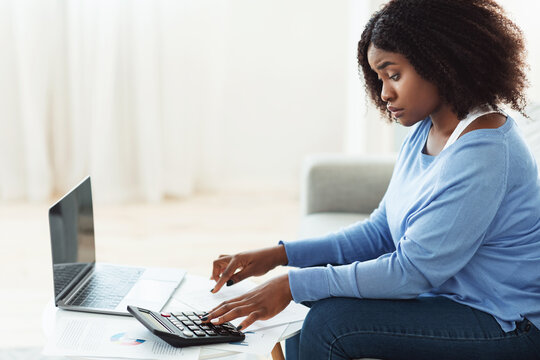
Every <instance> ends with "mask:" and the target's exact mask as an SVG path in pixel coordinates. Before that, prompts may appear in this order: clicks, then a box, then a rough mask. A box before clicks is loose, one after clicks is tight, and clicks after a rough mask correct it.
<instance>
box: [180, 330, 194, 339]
mask: <svg viewBox="0 0 540 360" xmlns="http://www.w3.org/2000/svg"><path fill="white" fill-rule="evenodd" d="M182 334H184V335H185V336H187V337H193V333H192V332H191V331H188V330H184V331H183V332H182Z"/></svg>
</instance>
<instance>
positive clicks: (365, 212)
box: [299, 154, 395, 239]
mask: <svg viewBox="0 0 540 360" xmlns="http://www.w3.org/2000/svg"><path fill="white" fill-rule="evenodd" d="M394 162H395V157H394V156H346V155H342V154H336V155H314V156H311V157H309V158H307V159H306V161H305V163H304V168H303V174H302V185H301V194H300V204H301V205H300V206H301V215H302V217H301V223H300V230H299V238H300V239H302V238H308V237H312V236H317V235H322V234H325V233H328V232H331V231H335V230H338V229H339V228H341V227H343V226H346V225H349V224H352V223H354V222H357V221H359V220H363V219H365V218H367V217H368V216H369V214H370V213H371V212H372V211H373V210H374V209H375V208H377V206H378V205H379V202H380V201H381V199H382V197H383V195H384V193H385V191H386V188H387V187H388V183H389V182H390V177H391V175H392V170H393V168H394Z"/></svg>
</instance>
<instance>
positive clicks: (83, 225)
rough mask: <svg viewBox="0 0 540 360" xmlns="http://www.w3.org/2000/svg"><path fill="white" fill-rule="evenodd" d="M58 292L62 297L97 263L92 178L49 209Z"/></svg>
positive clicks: (56, 288) (54, 273)
mask: <svg viewBox="0 0 540 360" xmlns="http://www.w3.org/2000/svg"><path fill="white" fill-rule="evenodd" d="M49 228H50V233H51V252H52V260H53V279H54V295H55V299H56V300H58V299H59V298H60V297H62V296H64V294H66V293H68V292H69V290H70V289H71V288H72V287H73V286H74V285H75V284H76V283H77V282H78V281H79V280H80V279H81V278H82V277H83V276H84V275H85V274H86V273H87V272H88V271H89V270H91V268H92V267H93V266H94V264H95V261H96V252H95V245H94V215H93V210H92V190H91V187H90V177H87V178H86V179H84V180H83V181H82V182H81V183H80V184H79V185H78V186H77V187H75V189H73V190H72V191H70V192H69V193H68V194H67V195H65V196H64V197H63V198H62V199H60V200H59V201H58V202H57V203H56V204H54V205H53V206H52V207H51V208H50V209H49Z"/></svg>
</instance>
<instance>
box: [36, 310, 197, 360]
mask: <svg viewBox="0 0 540 360" xmlns="http://www.w3.org/2000/svg"><path fill="white" fill-rule="evenodd" d="M63 313H65V312H60V315H59V316H57V318H56V323H55V330H54V333H53V335H52V336H51V337H50V338H49V340H48V342H47V345H46V346H45V348H44V350H43V354H44V355H48V356H81V357H108V358H130V359H163V360H167V359H171V360H172V359H182V360H196V359H198V358H199V353H200V347H188V348H176V347H173V346H171V345H169V344H167V343H166V342H165V341H163V340H161V339H160V338H158V337H157V336H155V335H154V334H152V333H151V332H150V331H149V330H148V329H146V328H145V327H144V326H143V325H142V324H140V323H139V322H137V320H135V319H133V318H130V317H123V316H114V315H95V314H79V313H73V315H71V314H63Z"/></svg>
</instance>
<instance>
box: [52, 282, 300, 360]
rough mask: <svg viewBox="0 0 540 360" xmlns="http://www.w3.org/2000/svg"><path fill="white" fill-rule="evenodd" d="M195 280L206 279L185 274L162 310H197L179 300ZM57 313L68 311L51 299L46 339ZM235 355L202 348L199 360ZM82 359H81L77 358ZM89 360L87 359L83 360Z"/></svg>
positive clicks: (295, 329) (292, 329) (295, 327)
mask: <svg viewBox="0 0 540 360" xmlns="http://www.w3.org/2000/svg"><path fill="white" fill-rule="evenodd" d="M197 279H200V280H205V281H206V278H204V277H202V276H198V275H191V274H187V275H186V278H185V279H184V280H183V281H182V282H181V283H180V286H179V287H178V288H177V289H176V290H175V292H174V293H173V295H172V296H171V299H170V300H169V302H168V303H167V304H166V305H165V307H164V308H163V310H164V311H172V310H178V309H179V307H181V309H182V310H183V309H187V310H197V309H193V308H192V307H190V306H189V305H187V304H185V303H183V302H182V301H181V300H179V299H181V298H182V293H183V292H185V291H189V289H188V288H187V287H186V286H185V284H186V283H187V282H188V281H186V280H189V281H190V282H191V281H196V280H197ZM58 311H68V310H62V309H58V308H57V307H56V306H54V300H52V299H51V301H49V302H48V303H47V305H46V306H45V309H44V310H43V316H42V327H43V332H44V333H45V336H46V337H47V338H48V337H50V335H51V334H52V332H53V331H54V326H55V321H56V313H57V312H58ZM96 315H97V316H102V315H101V314H96ZM301 328H302V322H295V323H291V324H289V325H288V326H287V328H286V329H285V331H284V332H283V335H282V336H281V338H280V341H283V340H286V339H288V338H290V337H292V336H294V335H296V334H298V333H299V332H300V329H301ZM234 354H237V353H236V352H232V351H225V350H216V349H207V348H205V347H204V346H203V347H202V348H201V354H200V356H199V359H200V360H203V359H216V358H220V357H224V356H229V355H234ZM78 359H82V358H80V357H79V358H78ZM85 359H89V358H85ZM99 359H100V360H103V358H99Z"/></svg>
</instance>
